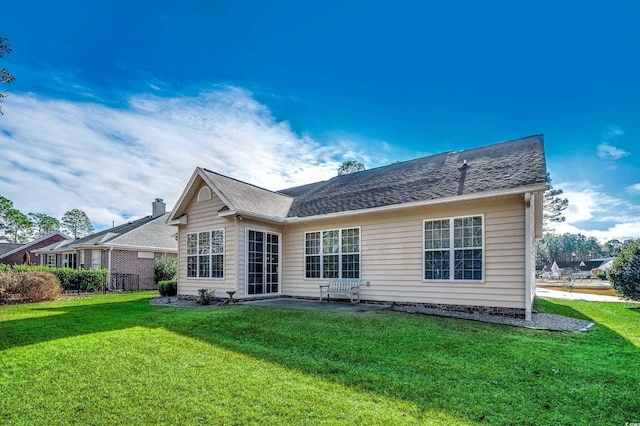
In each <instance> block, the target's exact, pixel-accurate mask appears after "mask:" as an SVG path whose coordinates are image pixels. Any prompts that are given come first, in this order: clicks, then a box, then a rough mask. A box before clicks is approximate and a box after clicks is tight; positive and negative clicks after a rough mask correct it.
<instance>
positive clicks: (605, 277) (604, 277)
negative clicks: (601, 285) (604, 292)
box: [598, 272, 607, 281]
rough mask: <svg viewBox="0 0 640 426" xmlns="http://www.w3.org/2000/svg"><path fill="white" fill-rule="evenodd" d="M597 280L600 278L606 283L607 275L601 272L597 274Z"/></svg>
mask: <svg viewBox="0 0 640 426" xmlns="http://www.w3.org/2000/svg"><path fill="white" fill-rule="evenodd" d="M598 278H600V279H601V280H602V281H606V280H607V274H605V273H604V272H602V273H600V274H598Z"/></svg>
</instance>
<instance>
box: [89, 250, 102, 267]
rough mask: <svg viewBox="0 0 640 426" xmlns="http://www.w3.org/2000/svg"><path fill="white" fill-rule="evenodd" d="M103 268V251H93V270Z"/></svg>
mask: <svg viewBox="0 0 640 426" xmlns="http://www.w3.org/2000/svg"><path fill="white" fill-rule="evenodd" d="M100 268H102V250H91V269H94V270H95V269H100Z"/></svg>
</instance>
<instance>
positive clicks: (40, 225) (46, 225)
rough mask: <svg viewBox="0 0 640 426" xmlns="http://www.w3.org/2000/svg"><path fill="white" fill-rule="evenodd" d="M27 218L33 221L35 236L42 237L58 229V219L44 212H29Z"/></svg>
mask: <svg viewBox="0 0 640 426" xmlns="http://www.w3.org/2000/svg"><path fill="white" fill-rule="evenodd" d="M28 216H29V219H31V221H32V222H33V227H34V231H35V237H36V238H40V237H44V236H45V235H47V234H50V233H52V232H56V231H59V230H60V221H59V220H58V219H56V218H55V217H51V216H49V215H46V214H44V213H29V214H28Z"/></svg>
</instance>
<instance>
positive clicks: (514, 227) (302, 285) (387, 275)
mask: <svg viewBox="0 0 640 426" xmlns="http://www.w3.org/2000/svg"><path fill="white" fill-rule="evenodd" d="M470 215H483V216H484V274H483V277H484V280H483V281H481V282H464V281H423V226H424V225H423V223H424V220H429V219H440V218H450V217H458V216H470ZM347 227H360V228H361V232H360V244H361V249H360V252H361V274H360V279H361V282H362V287H361V298H362V299H363V300H372V301H395V302H403V303H412V302H413V303H416V302H417V303H442V304H453V305H479V306H495V307H512V308H524V303H525V297H524V291H525V288H524V287H525V271H524V265H525V246H524V241H525V238H524V200H523V198H522V197H510V198H503V199H497V200H491V201H476V202H468V203H456V204H449V205H446V206H444V205H443V206H439V207H423V208H414V209H403V210H397V211H394V212H388V213H377V214H362V215H354V216H350V217H348V218H346V217H345V218H339V219H332V220H319V221H314V222H304V223H297V224H289V225H287V226H286V228H285V244H284V258H285V259H286V263H285V265H284V286H283V291H284V294H286V295H290V296H300V297H318V295H319V285H320V284H322V283H323V282H324V280H322V279H305V278H304V233H305V232H311V231H318V230H325V229H336V228H347ZM367 282H369V283H370V284H369V286H367V284H366V283H367Z"/></svg>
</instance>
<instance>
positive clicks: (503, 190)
mask: <svg viewBox="0 0 640 426" xmlns="http://www.w3.org/2000/svg"><path fill="white" fill-rule="evenodd" d="M546 173H547V170H546V161H545V154H544V143H543V136H542V135H535V136H530V137H526V138H522V139H517V140H513V141H509V142H503V143H498V144H494V145H489V146H485V147H481V148H476V149H470V150H465V151H460V152H454V151H452V152H445V153H442V154H437V155H432V156H428V157H423V158H418V159H415V160H412V161H406V162H402V163H395V164H391V165H389V166H385V167H380V168H376V169H371V170H365V171H362V172H358V173H353V174H348V175H342V176H337V177H334V178H332V179H330V180H328V181H323V182H317V183H313V184H309V185H304V186H300V187H296V188H291V189H287V190H283V191H278V192H273V191H269V190H266V189H263V188H259V187H257V186H254V185H251V184H248V183H245V182H241V181H239V180H236V179H233V178H230V177H227V176H223V175H221V174H218V173H215V172H213V171H210V170H207V169H203V168H196V170H195V171H194V173H193V175H192V176H191V179H190V180H189V182H188V184H187V186H186V188H185V189H184V191H183V193H182V195H181V196H180V199H179V201H178V203H177V204H176V207H175V208H174V210H173V211H172V212H171V214H170V215H169V223H170V224H172V225H176V226H177V228H178V236H179V239H178V253H179V254H178V258H179V277H178V293H179V295H181V296H189V297H193V296H197V295H198V289H201V288H209V289H212V288H215V289H216V290H217V294H219V295H225V294H224V293H225V292H227V291H235V292H236V293H235V296H234V297H235V298H239V299H243V298H244V299H246V298H256V297H267V296H287V297H300V298H318V297H319V286H320V285H321V284H324V283H326V281H327V279H328V278H332V277H339V278H353V279H359V280H360V282H361V292H360V293H361V295H360V297H361V299H362V300H363V301H370V302H394V303H396V304H421V305H425V306H433V307H436V306H437V307H445V308H448V309H454V310H464V311H478V312H487V313H499V314H505V315H515V316H521V317H525V318H527V319H529V318H530V317H531V310H532V305H533V297H534V292H535V258H534V257H535V240H536V238H539V237H541V235H542V196H543V193H544V191H545V190H547V189H548V185H547V183H546Z"/></svg>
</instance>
